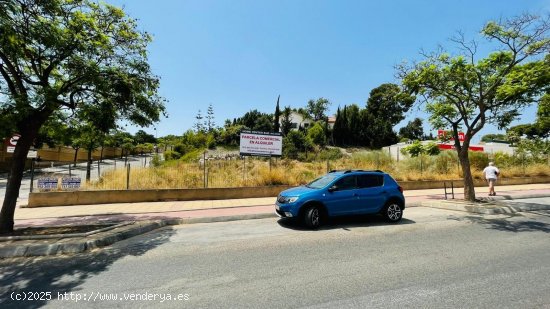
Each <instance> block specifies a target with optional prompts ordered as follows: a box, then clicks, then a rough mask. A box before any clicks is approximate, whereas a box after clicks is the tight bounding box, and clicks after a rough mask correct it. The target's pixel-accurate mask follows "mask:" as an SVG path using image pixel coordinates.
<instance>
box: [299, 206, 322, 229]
mask: <svg viewBox="0 0 550 309" xmlns="http://www.w3.org/2000/svg"><path fill="white" fill-rule="evenodd" d="M303 219H304V224H305V225H306V226H307V227H308V228H310V229H317V228H319V226H321V209H320V208H319V207H318V206H310V207H309V208H307V209H306V211H305V212H304V218H303Z"/></svg>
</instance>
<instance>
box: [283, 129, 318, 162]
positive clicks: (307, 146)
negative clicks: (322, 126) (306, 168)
mask: <svg viewBox="0 0 550 309" xmlns="http://www.w3.org/2000/svg"><path fill="white" fill-rule="evenodd" d="M312 148H313V143H312V142H311V139H310V138H309V137H308V136H306V135H305V134H304V133H303V132H300V131H298V130H292V131H290V132H289V133H288V134H287V136H285V137H283V156H285V157H287V158H290V159H297V158H298V153H299V152H300V150H303V151H308V150H311V149H312Z"/></svg>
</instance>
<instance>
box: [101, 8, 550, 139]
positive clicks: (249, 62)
mask: <svg viewBox="0 0 550 309" xmlns="http://www.w3.org/2000/svg"><path fill="white" fill-rule="evenodd" d="M106 2H107V3H110V4H114V5H116V6H121V7H124V10H125V11H126V12H127V13H128V15H129V16H130V17H132V18H136V19H138V24H139V29H140V30H144V31H147V32H149V33H150V34H152V35H153V42H152V43H151V44H150V45H149V47H148V50H149V61H150V64H151V67H152V70H153V73H154V74H156V75H158V76H159V77H160V78H161V86H160V95H161V96H163V97H164V98H166V99H167V100H168V103H167V104H166V107H167V112H168V118H163V119H161V121H160V122H159V123H158V124H156V126H155V128H156V129H155V128H153V127H149V128H145V129H144V130H145V131H146V132H148V133H151V134H156V135H158V136H159V137H160V136H164V135H167V134H175V135H180V134H182V133H183V132H185V131H186V130H188V129H191V128H192V126H193V124H194V123H195V121H196V120H195V116H196V115H197V113H198V112H199V110H200V111H201V113H202V114H203V115H204V114H206V110H207V108H208V106H209V104H212V106H213V108H214V116H215V122H216V125H218V126H223V123H224V121H225V119H233V118H236V117H240V116H242V115H244V114H245V113H246V112H247V111H250V110H252V109H257V110H259V111H261V112H265V113H273V112H274V110H275V104H276V100H277V96H278V95H280V96H281V99H280V104H281V107H284V106H290V107H292V108H299V107H305V106H306V104H307V101H308V100H310V99H317V98H319V97H324V98H327V99H328V100H329V101H330V102H331V106H330V108H329V114H334V113H335V112H336V109H337V108H338V107H339V106H340V107H343V106H344V105H349V104H353V103H355V104H358V105H359V106H360V107H364V106H365V103H366V101H367V99H368V97H369V93H370V91H371V90H372V89H373V88H375V87H377V86H379V85H381V84H383V83H388V82H390V83H399V80H397V79H396V77H395V73H396V70H395V69H394V67H395V65H397V64H399V63H401V62H403V61H415V60H421V59H422V57H421V55H420V54H419V52H420V50H426V51H434V50H436V49H437V47H438V46H439V45H441V46H443V47H445V48H446V49H449V50H452V49H453V47H454V45H453V43H452V42H451V41H450V40H449V38H450V37H452V36H453V35H455V34H456V33H457V31H459V30H460V31H462V32H464V33H465V35H466V37H467V38H471V39H481V37H480V36H479V30H480V29H481V28H482V27H483V25H484V24H485V23H486V22H487V21H489V20H498V19H500V18H507V17H513V16H516V15H519V14H521V13H523V12H529V13H535V14H541V13H548V12H550V0H454V1H440V0H415V1H412V0H393V1H392V0H378V1H368V0H363V1H352V0H340V1H337V0H334V1H324V0H279V1H274V0H270V1H268V0H247V1H243V0H224V1H221V0H218V1H210V0H197V1H194V0H193V1H189V0H157V1H153V0H106ZM490 50H491V46H490V45H488V44H486V45H482V46H481V51H480V54H479V55H480V56H481V57H483V56H485V55H487V54H488V53H489V52H490ZM535 111H536V107H530V108H527V109H526V110H524V111H523V116H522V119H521V121H520V122H516V123H526V122H530V121H531V120H533V119H534V117H535ZM415 117H420V118H423V119H424V120H425V121H424V123H425V131H427V132H434V134H435V130H432V131H429V130H431V129H432V128H431V127H430V125H429V124H428V122H427V114H426V113H425V112H424V111H423V109H422V108H421V107H420V108H414V109H413V110H411V111H409V112H408V113H407V118H406V119H405V120H404V121H402V122H401V123H400V124H399V125H397V126H396V127H395V129H396V130H398V129H399V128H400V127H401V126H404V125H405V124H406V123H407V122H408V121H410V120H412V119H414V118H415ZM138 129H140V128H136V127H133V126H130V125H127V127H126V130H128V131H129V132H131V133H134V132H135V131H137V130H138ZM427 132H426V133H427ZM488 133H497V129H496V128H495V127H493V126H487V127H486V128H485V129H483V130H482V131H481V132H480V133H479V134H478V136H477V139H479V138H480V137H481V136H482V135H484V134H488ZM474 141H476V138H474Z"/></svg>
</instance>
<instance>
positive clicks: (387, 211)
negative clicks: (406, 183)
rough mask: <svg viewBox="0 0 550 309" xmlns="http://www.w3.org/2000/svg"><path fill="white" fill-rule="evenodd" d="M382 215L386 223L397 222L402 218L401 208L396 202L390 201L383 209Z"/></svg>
mask: <svg viewBox="0 0 550 309" xmlns="http://www.w3.org/2000/svg"><path fill="white" fill-rule="evenodd" d="M383 215H384V218H386V221H388V222H399V221H400V220H401V218H403V206H401V204H400V203H399V202H397V201H390V202H388V204H387V205H386V207H384V213H383Z"/></svg>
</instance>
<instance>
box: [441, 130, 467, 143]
mask: <svg viewBox="0 0 550 309" xmlns="http://www.w3.org/2000/svg"><path fill="white" fill-rule="evenodd" d="M452 136H453V132H451V131H445V130H437V137H439V138H440V139H446V138H448V140H451V141H453V140H454V138H453V137H452ZM458 140H459V141H460V142H463V141H464V132H458Z"/></svg>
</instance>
